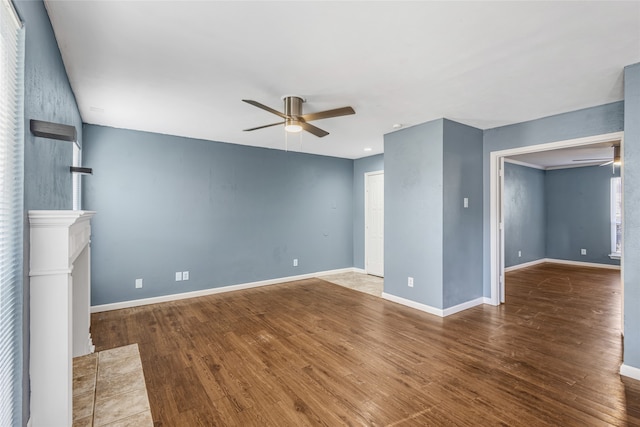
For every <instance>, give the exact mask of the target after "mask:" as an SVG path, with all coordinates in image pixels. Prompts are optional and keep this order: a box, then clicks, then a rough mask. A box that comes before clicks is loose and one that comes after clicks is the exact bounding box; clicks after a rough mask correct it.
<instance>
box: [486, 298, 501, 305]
mask: <svg viewBox="0 0 640 427" xmlns="http://www.w3.org/2000/svg"><path fill="white" fill-rule="evenodd" d="M482 303H483V304H487V305H493V306H498V305H500V303H498V304H494V303H493V301H492V300H491V298H489V297H482Z"/></svg>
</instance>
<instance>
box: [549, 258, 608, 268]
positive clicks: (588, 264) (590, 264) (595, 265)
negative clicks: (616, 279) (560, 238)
mask: <svg viewBox="0 0 640 427" xmlns="http://www.w3.org/2000/svg"><path fill="white" fill-rule="evenodd" d="M544 262H551V263H554V264H565V265H576V266H579V267H593V268H607V269H609V270H620V266H619V265H613V264H600V263H597V262H583V261H570V260H566V259H554V258H545V259H544Z"/></svg>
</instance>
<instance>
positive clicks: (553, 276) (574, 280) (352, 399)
mask: <svg viewBox="0 0 640 427" xmlns="http://www.w3.org/2000/svg"><path fill="white" fill-rule="evenodd" d="M619 289H620V280H619V272H617V271H613V270H604V269H591V268H576V267H566V266H561V265H557V264H542V265H538V266H535V267H530V268H527V269H523V270H518V271H514V272H511V273H507V304H504V305H502V306H500V307H492V306H478V307H474V308H472V309H469V310H466V311H463V312H460V313H458V314H455V315H452V316H449V317H447V318H444V319H441V318H438V317H436V316H432V315H429V314H426V313H422V312H419V311H416V310H413V309H410V308H407V307H403V306H401V305H397V304H394V303H392V302H389V301H385V300H382V299H380V298H376V297H373V296H370V295H367V294H363V293H361V292H357V291H354V290H351V289H346V288H344V287H341V286H337V285H333V284H331V283H328V282H325V281H323V280H320V279H309V280H303V281H298V282H291V283H285V284H281V285H273V286H267V287H262V288H255V289H250V290H244V291H237V292H230V293H223V294H216V295H211V296H207V297H201V298H197V299H191V300H181V301H176V302H169V303H163V304H157V305H152V306H144V307H137V308H132V309H124V310H118V311H111V312H104V313H97V314H94V315H93V318H92V335H93V337H94V340H95V342H96V344H97V347H98V348H97V349H98V350H104V349H108V348H112V347H116V346H122V345H127V344H132V343H138V345H139V348H140V355H141V359H142V363H143V369H144V374H145V378H146V383H147V387H148V394H149V400H150V404H151V412H152V414H153V419H154V421H155V425H156V426H163V427H166V426H214V425H220V426H223V425H228V426H305V425H327V426H337V425H354V426H355V425H366V426H419V425H461V426H478V425H483V426H484V425H487V426H489V425H511V426H519V425H528V426H532V425H536V426H537V425H557V426H574V425H575V426H598V425H619V426H623V425H640V384H639V382H637V381H633V380H625V381H624V382H623V381H622V380H621V378H620V376H619V375H618V368H619V365H620V363H621V354H622V352H621V350H622V348H621V347H622V344H621V338H620V291H619Z"/></svg>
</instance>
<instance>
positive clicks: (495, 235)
mask: <svg viewBox="0 0 640 427" xmlns="http://www.w3.org/2000/svg"><path fill="white" fill-rule="evenodd" d="M616 140H619V141H620V150H621V155H622V156H623V157H622V158H624V132H612V133H607V134H602V135H594V136H587V137H583V138H575V139H568V140H563V141H555V142H549V143H544V144H537V145H529V146H526V147H518V148H510V149H507V150H499V151H491V152H490V153H489V154H490V158H489V188H490V191H489V205H490V208H489V212H490V213H489V230H490V231H489V236H490V261H489V262H490V267H491V269H490V270H491V272H490V282H489V284H490V286H489V288H490V291H491V294H490V296H489V301H490V304H491V305H500V303H501V302H504V227H501V221H500V217H501V214H502V212H503V209H504V203H503V198H502V196H503V194H504V191H503V190H504V189H503V187H502V185H503V179H502V178H503V177H502V176H501V170H502V168H501V167H500V165H502V164H504V158H505V157H508V156H515V155H518V154H528V153H535V152H539V151H548V150H555V149H558V148H569V147H579V146H581V145H589V144H595V143H599V142H608V141H616ZM620 176H621V177H622V188H623V191H622V194H623V208H622V221H623V224H624V167H623V168H621V173H620ZM623 227H624V225H623ZM620 277H621V285H622V301H623V306H624V252H623V253H622V257H621V259H620Z"/></svg>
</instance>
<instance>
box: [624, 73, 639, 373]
mask: <svg viewBox="0 0 640 427" xmlns="http://www.w3.org/2000/svg"><path fill="white" fill-rule="evenodd" d="M622 155H623V159H622V162H623V165H624V166H623V170H622V174H623V177H622V181H623V187H624V188H623V191H624V196H623V203H624V210H623V212H624V218H623V221H624V223H623V230H624V231H623V232H624V237H623V239H622V242H623V250H622V252H623V256H624V266H623V268H624V363H625V365H628V366H631V367H634V368H636V369H640V310H638V307H640V262H638V260H640V63H638V64H634V65H630V66H628V67H626V68H625V70H624V146H623V150H622Z"/></svg>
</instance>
